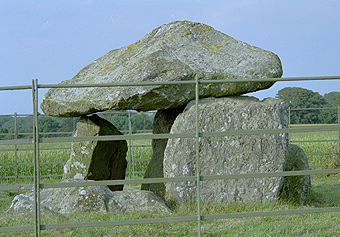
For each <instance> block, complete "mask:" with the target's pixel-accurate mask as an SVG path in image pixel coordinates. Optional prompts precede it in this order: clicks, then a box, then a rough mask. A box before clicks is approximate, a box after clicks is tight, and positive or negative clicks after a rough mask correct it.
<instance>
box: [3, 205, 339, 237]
mask: <svg viewBox="0 0 340 237" xmlns="http://www.w3.org/2000/svg"><path fill="white" fill-rule="evenodd" d="M339 211H340V207H324V208H307V209H293V210H277V211H260V212H242V213H228V214H214V215H201V216H200V218H201V220H217V219H230V218H244V217H264V216H278V215H295V214H312V213H329V212H339ZM197 218H198V217H197V216H179V217H166V218H149V219H135V220H117V221H98V222H80V223H61V224H43V225H40V230H49V229H66V228H82V227H102V226H121V225H143V224H155V223H173V222H183V221H197ZM30 230H33V226H20V227H2V228H0V232H2V233H4V232H16V231H30Z"/></svg>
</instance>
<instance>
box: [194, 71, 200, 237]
mask: <svg viewBox="0 0 340 237" xmlns="http://www.w3.org/2000/svg"><path fill="white" fill-rule="evenodd" d="M195 80H196V84H195V85H196V87H195V94H196V96H195V97H196V105H195V106H196V169H197V171H196V172H197V184H196V187H197V188H196V192H197V197H196V198H197V225H198V226H197V227H198V236H201V192H200V189H201V188H200V181H201V171H200V152H199V142H200V140H199V139H200V138H199V135H200V134H199V126H198V120H199V114H198V112H199V111H198V100H199V88H198V76H197V74H196V79H195Z"/></svg>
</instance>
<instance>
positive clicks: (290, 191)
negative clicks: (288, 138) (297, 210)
mask: <svg viewBox="0 0 340 237" xmlns="http://www.w3.org/2000/svg"><path fill="white" fill-rule="evenodd" d="M284 170H285V171H297V170H309V166H308V159H307V157H306V154H305V152H304V151H303V150H302V148H301V147H299V146H297V145H294V144H289V146H288V156H287V160H286V163H285V165H284ZM310 189H311V177H310V175H299V176H285V177H283V178H282V183H281V186H280V197H281V198H283V199H286V200H289V201H293V202H295V203H298V204H300V205H303V204H304V203H305V202H306V200H307V197H308V195H309V193H310Z"/></svg>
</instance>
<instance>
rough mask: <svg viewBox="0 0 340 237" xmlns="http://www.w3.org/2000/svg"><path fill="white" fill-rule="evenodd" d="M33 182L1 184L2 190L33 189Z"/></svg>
mask: <svg viewBox="0 0 340 237" xmlns="http://www.w3.org/2000/svg"><path fill="white" fill-rule="evenodd" d="M32 188H33V184H14V185H4V186H3V185H1V186H0V191H13V190H27V189H32Z"/></svg>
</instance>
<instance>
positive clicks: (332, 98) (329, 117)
mask: <svg viewBox="0 0 340 237" xmlns="http://www.w3.org/2000/svg"><path fill="white" fill-rule="evenodd" d="M323 97H324V98H325V100H326V102H327V103H326V105H325V108H337V107H339V106H340V92H336V91H333V92H330V93H326V94H325V95H324V96H323ZM319 119H320V120H322V121H323V123H337V122H338V110H337V109H329V110H322V111H321V112H320V115H319Z"/></svg>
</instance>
